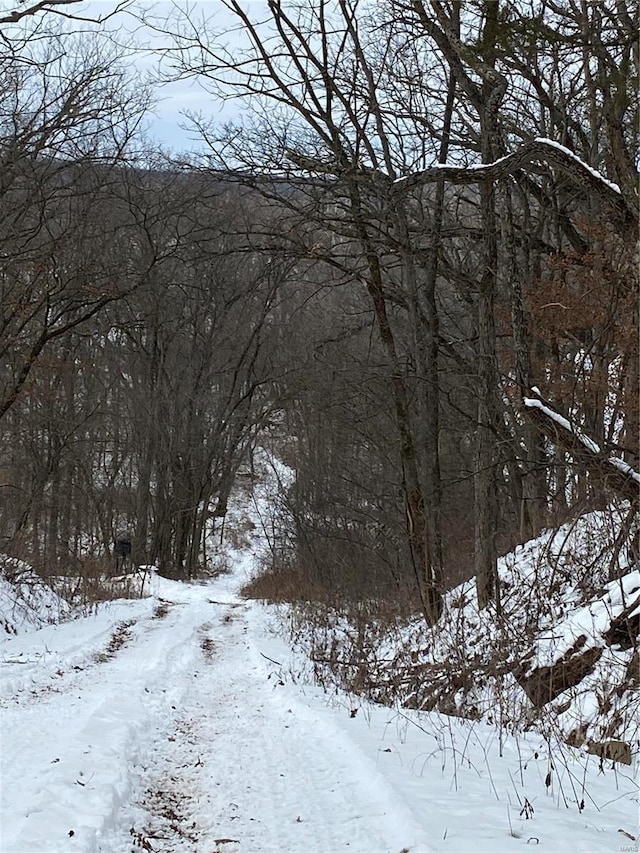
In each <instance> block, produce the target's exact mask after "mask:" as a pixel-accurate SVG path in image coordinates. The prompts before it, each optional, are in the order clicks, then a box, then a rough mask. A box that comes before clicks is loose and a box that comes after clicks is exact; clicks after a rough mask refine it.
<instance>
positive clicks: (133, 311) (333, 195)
mask: <svg viewBox="0 0 640 853" xmlns="http://www.w3.org/2000/svg"><path fill="white" fill-rule="evenodd" d="M100 5H102V6H105V5H106V4H100ZM113 5H114V9H113V12H112V14H109V15H106V16H105V15H104V14H103V18H105V20H106V19H109V20H110V21H113V19H117V18H118V17H119V16H121V17H122V19H123V20H127V21H130V20H131V19H132V17H137V19H138V22H139V24H140V27H143V28H146V30H145V31H147V32H151V33H153V40H152V42H150V43H152V44H153V56H154V62H155V65H154V70H153V73H152V74H151V76H150V79H149V81H148V82H145V81H143V80H142V75H141V73H140V71H139V70H136V66H135V62H134V61H133V60H132V57H134V56H135V55H136V51H137V50H141V49H142V48H141V47H140V45H139V44H135V43H129V44H123V43H122V42H123V39H121V38H117V37H116V36H115V35H114V32H118V31H117V30H116V31H114V30H109V29H108V28H106V24H105V20H101V19H100V16H93V17H92V16H91V14H90V13H88V12H86V11H85V9H84V6H83V5H82V4H78V3H77V2H76V0H49V2H38V3H35V2H34V3H24V4H12V3H10V4H7V3H5V4H3V6H2V11H0V35H1V36H2V44H1V46H0V85H1V89H2V98H1V99H0V207H1V215H0V550H1V551H2V552H3V553H6V554H8V555H10V556H12V557H16V558H19V559H20V560H23V561H25V562H26V563H28V564H29V565H30V566H32V567H33V568H34V569H35V570H36V572H37V573H38V574H39V575H40V576H41V577H42V578H45V579H46V578H48V577H53V576H57V575H60V574H66V575H74V576H77V577H83V576H91V575H95V574H96V573H101V572H109V571H111V568H112V565H113V548H114V541H115V539H116V538H117V535H118V531H119V530H121V529H128V530H130V531H131V537H132V548H133V558H134V561H135V563H136V564H138V565H142V564H155V565H157V566H158V567H159V570H160V572H161V573H162V574H164V575H165V576H167V577H171V578H174V579H191V578H197V577H200V576H202V575H206V574H207V571H208V569H209V565H208V561H209V560H210V548H209V545H208V543H210V542H211V541H212V540H213V539H214V537H215V536H216V535H218V532H219V531H220V530H221V529H222V528H223V526H224V519H225V515H226V512H227V506H228V501H229V497H230V494H231V492H232V489H233V487H234V485H235V484H236V483H237V480H238V474H239V472H240V474H241V476H242V477H247V476H251V472H250V470H249V473H247V470H248V468H249V469H250V466H251V458H252V454H253V452H254V450H255V449H256V448H257V447H259V446H262V445H264V444H265V443H266V444H268V445H269V446H272V447H274V448H276V450H277V453H278V455H279V456H280V457H281V458H282V460H283V461H284V462H286V464H287V465H289V466H290V467H291V468H292V469H293V470H294V472H295V481H294V483H293V485H291V486H290V487H289V488H288V489H287V490H286V493H283V496H282V499H283V502H284V504H285V505H286V518H287V519H288V521H287V526H286V529H282V530H281V531H280V534H281V535H280V536H279V538H278V544H277V548H275V549H274V553H273V564H272V566H271V572H272V574H273V577H274V579H275V580H273V583H275V584H276V585H277V584H282V585H283V586H286V585H289V586H291V585H293V586H294V587H295V588H296V594H297V595H299V596H301V597H303V598H306V599H310V598H313V597H314V596H316V597H318V598H319V599H322V600H332V601H340V600H343V599H344V600H350V601H366V600H385V601H387V602H389V601H390V602H394V603H397V604H398V605H399V606H402V607H403V608H406V609H407V610H408V611H409V612H412V613H418V614H421V616H422V617H423V618H424V620H425V622H426V624H427V625H433V624H435V623H436V622H437V620H438V618H439V617H440V614H441V612H442V602H443V596H444V594H445V592H446V591H447V590H449V589H451V588H452V587H453V586H455V585H456V584H458V583H459V582H461V581H463V580H467V579H469V578H472V577H473V578H475V584H476V589H477V595H478V603H479V606H480V608H484V607H486V606H487V605H488V604H489V603H492V606H494V607H495V608H496V609H497V612H498V613H499V611H500V594H501V590H500V583H499V582H498V573H497V568H496V567H497V560H498V557H499V556H500V555H502V554H505V553H507V552H508V551H510V550H511V549H512V548H513V547H514V546H515V545H517V544H522V543H524V542H526V541H528V540H530V539H532V538H533V537H535V536H537V535H538V534H539V533H540V532H541V531H542V530H543V529H547V528H554V527H559V526H560V525H562V524H564V523H566V522H567V521H570V520H572V519H577V518H578V517H579V516H581V515H583V514H584V513H586V512H588V511H591V510H606V509H607V508H608V507H609V506H611V505H612V502H617V503H616V505H618V506H620V505H621V506H623V508H624V518H623V522H622V523H621V525H620V528H619V531H618V532H617V533H616V537H615V543H614V546H615V547H614V551H613V553H614V556H616V555H618V554H620V553H622V552H623V550H625V551H626V550H628V552H629V553H630V554H635V555H636V557H637V553H638V482H639V481H640V478H639V477H638V474H637V473H635V472H637V471H638V461H639V460H638V443H639V436H638V420H639V409H638V383H639V376H638V355H639V354H638V319H639V305H638V258H637V238H638V215H639V205H638V172H637V152H638V130H639V128H638V97H637V94H638V63H639V46H638V26H639V23H640V22H639V16H638V7H637V4H635V3H626V2H624V0H601V2H596V3H591V2H585V0H468V2H464V3H462V2H457V0H431V2H427V0H379V2H364V0H335V2H328V1H327V0H299V2H284V0H282V2H281V0H269V2H265V3H264V4H252V7H253V6H255V8H254V9H253V11H251V10H250V11H247V8H248V7H247V6H246V4H243V3H241V2H235V0H224V2H222V0H221V3H220V4H219V5H220V6H221V7H224V10H225V15H226V17H225V19H224V23H223V24H221V23H220V22H219V21H217V19H216V18H215V16H213V17H211V19H210V20H207V19H205V12H206V10H205V12H203V11H198V6H197V4H196V6H194V7H193V8H192V10H191V12H189V10H188V9H187V8H186V7H185V8H180V4H177V5H176V6H174V7H173V9H172V10H171V11H170V13H167V14H165V13H164V12H163V13H162V14H161V13H160V7H162V6H163V4H157V7H158V8H157V10H156V11H155V12H154V11H153V10H151V11H147V12H143V11H141V10H139V9H138V8H136V6H135V4H131V3H122V4H120V5H119V6H118V5H117V4H115V3H114V4H113ZM229 21H232V22H233V25H232V26H230V25H229ZM149 50H150V48H147V51H149ZM176 80H194V81H196V82H197V84H198V85H199V86H201V87H202V91H203V92H204V93H205V94H206V97H207V98H208V99H209V100H210V101H211V102H212V103H214V102H221V103H222V102H224V103H234V104H235V103H238V104H239V105H241V106H242V108H243V111H242V112H239V113H238V119H237V120H231V121H225V122H224V123H222V122H217V121H216V120H215V119H211V118H209V117H207V115H206V113H204V112H203V113H198V114H195V113H194V114H192V115H190V116H189V117H188V121H190V126H191V128H192V132H193V134H194V135H195V136H197V138H198V145H194V148H193V151H191V152H183V153H180V154H179V155H178V154H176V153H175V152H172V151H164V150H162V147H161V146H159V145H158V144H157V143H155V142H154V141H153V140H152V139H150V138H149V137H148V136H147V135H145V121H146V118H147V116H148V115H149V110H150V109H151V108H152V104H153V98H154V91H155V88H154V87H158V86H161V85H162V84H165V85H167V84H169V83H171V81H176ZM608 571H609V579H610V580H612V579H614V578H615V577H616V576H617V572H618V563H617V562H616V560H615V559H612V560H611V563H610V566H609V569H608Z"/></svg>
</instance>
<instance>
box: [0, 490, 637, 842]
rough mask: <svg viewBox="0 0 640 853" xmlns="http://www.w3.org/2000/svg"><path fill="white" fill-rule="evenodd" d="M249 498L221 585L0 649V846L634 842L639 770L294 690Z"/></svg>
mask: <svg viewBox="0 0 640 853" xmlns="http://www.w3.org/2000/svg"><path fill="white" fill-rule="evenodd" d="M260 500H261V501H262V504H263V505H262V511H261V512H258V513H257V514H256V513H255V512H254V515H253V517H254V522H253V523H254V524H255V528H254V530H255V532H254V546H255V548H254V549H250V550H244V551H242V550H238V551H236V552H234V553H233V554H231V559H230V564H231V565H232V567H233V570H232V571H231V572H230V573H229V574H225V575H221V576H219V577H218V578H217V579H215V580H213V581H211V582H210V583H208V584H203V585H197V584H189V585H187V584H180V583H177V582H172V581H168V580H164V579H161V578H158V577H157V576H154V577H153V580H152V583H151V588H150V592H151V593H152V594H151V596H150V597H148V598H146V599H143V600H137V601H119V602H113V603H110V604H108V605H104V606H102V607H101V608H99V609H98V612H97V613H95V614H94V615H91V616H85V617H83V618H80V619H76V620H75V621H71V622H66V623H63V624H59V625H44V626H43V627H40V628H39V629H38V630H31V631H27V632H19V633H18V634H17V635H11V636H7V637H5V638H4V639H3V640H2V645H1V648H0V686H1V699H0V737H1V747H2V751H1V752H2V765H1V772H0V781H1V797H0V804H1V824H0V826H1V829H0V851H2V853H73V851H77V853H129V851H131V853H138V851H152V853H169V851H176V852H177V851H185V852H186V853H338V851H343V850H344V851H350V853H386V851H388V853H402V851H405V853H406V851H410V853H427V851H458V853H470V851H474V852H475V851H477V853H503V851H517V850H523V849H525V848H526V849H527V850H530V849H532V848H533V847H535V848H536V849H540V850H546V851H548V853H559V851H563V853H564V851H582V853H599V851H600V852H601V853H605V851H606V853H611V851H625V850H626V851H631V850H636V849H637V847H638V844H637V840H636V839H637V838H638V835H639V832H638V786H637V783H636V781H634V768H628V767H623V766H621V765H619V766H616V767H614V766H613V765H612V764H611V762H608V761H607V762H604V765H603V766H602V767H601V766H600V761H599V759H598V758H596V757H594V756H590V755H587V754H585V753H583V752H580V751H578V750H574V749H571V748H569V747H565V748H561V747H559V746H558V745H557V744H554V745H549V744H547V743H545V741H544V739H543V738H542V737H541V736H540V735H535V734H532V733H529V734H527V735H520V736H518V737H512V736H507V735H506V734H503V735H502V737H500V736H499V734H498V732H497V730H496V729H495V728H493V727H491V726H489V725H486V724H484V723H479V722H476V723H472V722H468V721H464V720H461V719H457V718H452V717H446V716H443V715H441V714H438V713H420V712H417V711H403V710H401V709H395V710H394V709H389V708H384V707H381V706H377V705H372V704H368V703H365V702H362V701H360V700H355V699H354V698H353V697H350V696H348V695H347V694H344V693H340V692H338V691H336V692H335V693H333V694H332V695H327V694H326V693H324V692H323V691H322V690H320V689H319V688H317V687H314V686H311V685H309V684H308V683H304V682H302V681H300V680H299V678H298V677H297V676H295V675H294V674H293V673H299V672H300V671H301V669H303V667H301V666H300V661H299V659H296V655H299V654H300V651H296V652H294V651H293V650H292V649H291V648H290V647H289V645H288V644H287V642H286V641H285V639H283V637H284V632H283V631H282V630H281V628H280V627H279V623H278V620H277V618H276V616H277V613H276V612H275V611H274V610H273V609H269V608H267V607H264V606H262V605H260V604H257V603H253V602H247V601H245V600H243V599H242V598H241V597H240V596H239V594H238V590H239V588H240V587H241V586H242V584H243V583H244V582H245V581H246V580H247V579H248V577H249V574H250V573H251V571H252V570H253V568H254V561H255V559H256V550H258V551H259V545H260V525H261V522H262V523H264V521H265V518H266V514H265V505H266V502H268V495H267V494H265V495H262V497H261V498H260ZM260 508H261V507H260V506H259V507H257V509H258V510H260ZM241 509H242V508H241ZM249 509H250V501H247V502H246V503H245V505H244V510H243V511H246V512H248V511H249ZM254 509H256V508H255V507H254ZM263 529H264V531H265V532H266V526H265V527H264V528H263ZM31 627H32V628H33V625H32V626H31Z"/></svg>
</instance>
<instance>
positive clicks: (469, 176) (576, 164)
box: [394, 137, 638, 220]
mask: <svg viewBox="0 0 640 853" xmlns="http://www.w3.org/2000/svg"><path fill="white" fill-rule="evenodd" d="M539 162H543V163H547V164H548V165H550V166H554V167H556V168H557V169H560V170H561V171H562V172H563V173H564V174H565V175H567V176H568V177H570V178H572V179H573V180H574V182H575V183H577V184H582V185H585V184H586V185H587V186H589V187H590V188H591V189H592V190H593V191H594V192H596V193H597V194H598V195H599V196H600V198H602V199H603V200H604V201H606V202H607V203H608V204H610V205H611V206H612V207H613V208H615V209H616V210H618V212H620V213H622V214H623V217H624V218H626V216H628V215H629V214H630V215H631V216H632V217H633V219H634V220H637V219H638V212H637V210H630V209H629V208H628V207H627V205H626V204H625V203H624V200H623V198H622V194H621V192H620V188H619V186H618V185H617V184H614V183H613V182H612V181H610V180H608V179H607V178H605V177H604V175H602V174H600V172H598V171H596V169H593V168H591V166H588V165H587V164H586V163H585V162H584V161H583V160H581V159H580V158H579V157H577V156H576V155H575V154H574V153H573V152H572V151H570V150H569V149H568V148H565V147H564V146H563V145H560V144H559V143H557V142H554V141H553V140H552V139H545V138H542V137H539V138H537V139H533V140H531V141H529V142H525V143H524V144H523V145H521V146H520V148H518V150H517V151H514V152H512V153H511V154H507V155H506V156H505V157H500V158H499V159H498V160H495V161H494V162H493V163H483V164H474V165H472V166H453V165H449V164H447V163H443V164H440V165H437V166H432V167H431V168H429V169H424V170H423V171H420V172H414V173H413V174H411V175H406V176H404V177H402V178H398V179H397V180H395V181H394V186H395V188H396V190H400V191H402V190H404V189H407V190H409V189H412V188H414V187H417V186H422V185H424V184H429V183H433V182H435V181H438V180H443V179H444V180H446V181H448V182H449V183H453V184H469V183H479V182H480V181H486V180H491V181H495V180H498V179H500V178H504V177H506V176H507V175H510V174H513V173H514V172H515V171H517V170H518V169H522V168H523V167H525V166H530V165H532V164H533V163H539Z"/></svg>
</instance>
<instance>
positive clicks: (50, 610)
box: [0, 555, 71, 634]
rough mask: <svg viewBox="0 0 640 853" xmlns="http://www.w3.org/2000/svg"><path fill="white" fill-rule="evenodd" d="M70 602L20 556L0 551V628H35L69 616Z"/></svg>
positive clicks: (11, 630) (13, 630)
mask: <svg viewBox="0 0 640 853" xmlns="http://www.w3.org/2000/svg"><path fill="white" fill-rule="evenodd" d="M70 613H71V608H70V606H69V604H68V603H67V602H66V601H65V600H64V599H63V598H61V597H60V596H59V595H58V594H57V593H56V592H54V590H52V589H51V587H50V586H48V585H47V584H46V583H45V582H44V581H43V580H42V578H41V577H39V576H38V575H37V574H36V573H35V572H34V571H33V569H32V568H31V567H30V566H28V565H27V564H26V563H23V562H22V561H21V560H17V559H15V558H14V557H8V556H6V555H0V628H1V629H2V630H3V631H4V632H5V633H7V634H18V633H20V632H23V631H28V630H36V629H38V628H42V627H43V626H44V625H51V624H55V623H57V622H60V621H61V620H62V619H65V618H68V617H69V615H70Z"/></svg>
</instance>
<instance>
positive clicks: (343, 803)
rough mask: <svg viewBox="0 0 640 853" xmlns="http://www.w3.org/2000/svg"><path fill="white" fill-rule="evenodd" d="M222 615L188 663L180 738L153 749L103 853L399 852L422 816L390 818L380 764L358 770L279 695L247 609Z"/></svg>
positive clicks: (397, 807) (320, 728)
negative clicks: (140, 852) (197, 654)
mask: <svg viewBox="0 0 640 853" xmlns="http://www.w3.org/2000/svg"><path fill="white" fill-rule="evenodd" d="M220 607H221V609H220V611H219V614H218V619H217V621H215V622H214V624H213V625H212V624H211V620H209V621H208V622H205V623H201V624H200V625H198V626H197V627H196V628H194V632H193V636H194V643H193V645H194V649H193V650H192V651H195V650H196V649H197V647H198V646H199V651H200V658H199V659H198V658H197V657H195V656H194V655H193V654H191V655H190V656H189V655H187V658H185V660H186V659H189V660H190V661H191V665H192V666H193V667H194V669H193V671H192V672H191V673H190V677H189V678H186V679H183V682H182V686H183V692H182V695H181V696H180V697H179V699H176V701H177V702H178V705H179V707H180V708H181V710H182V715H181V716H179V718H176V720H175V723H174V725H175V727H176V729H175V732H174V734H173V736H171V735H170V736H166V735H165V739H164V740H163V741H162V744H161V742H160V740H156V742H155V744H156V745H155V748H154V747H153V746H152V743H151V742H149V743H148V744H147V749H146V751H144V755H145V762H146V763H140V764H139V765H138V768H137V771H136V775H137V780H136V782H135V784H134V790H133V792H132V799H133V805H132V807H131V809H130V810H129V812H128V814H127V815H126V818H125V816H124V815H123V816H122V817H123V820H121V824H120V828H119V831H118V830H116V831H115V832H114V833H112V834H111V835H110V836H108V837H105V838H104V839H103V842H102V844H101V845H100V846H99V847H98V850H99V851H101V853H122V851H124V850H132V851H133V850H136V847H133V846H131V841H132V839H133V840H134V841H135V840H136V839H137V842H138V845H143V847H142V849H147V848H146V847H145V846H144V845H145V844H146V845H148V846H149V847H150V848H151V849H152V850H153V851H154V853H174V851H176V853H177V851H189V853H215V851H221V853H222V851H224V853H283V851H286V853H303V851H304V853H338V851H340V850H346V851H351V853H384V851H390V853H398V851H399V849H400V847H401V845H399V844H397V843H396V841H395V839H397V838H398V835H399V834H400V835H402V833H403V829H404V827H406V826H408V825H410V824H411V823H412V820H413V819H412V816H411V815H410V814H409V813H408V812H406V811H405V810H404V807H403V805H402V804H401V803H399V802H395V803H393V809H394V814H389V812H388V809H389V807H390V804H391V803H392V800H393V796H392V795H391V793H390V792H389V791H388V790H383V788H384V785H383V783H382V782H381V780H380V779H377V778H376V774H375V772H372V771H374V770H375V768H374V766H373V764H372V765H371V766H369V765H367V766H366V767H365V769H364V772H358V773H355V774H354V771H353V756H352V755H351V754H348V753H349V747H350V744H348V743H346V742H345V741H344V739H341V738H340V736H339V734H338V733H337V732H334V731H333V730H332V729H330V728H327V726H326V725H319V724H318V721H317V720H316V719H315V718H314V716H313V714H312V713H311V712H309V711H308V709H307V710H305V709H304V707H303V706H299V705H297V704H296V703H295V702H294V703H293V704H291V703H289V702H288V701H287V700H283V699H281V697H280V695H279V693H278V688H277V686H276V687H274V679H272V678H270V674H269V672H268V670H267V669H266V668H265V667H264V660H261V659H260V653H259V651H258V650H257V648H255V646H254V644H253V642H252V638H251V636H250V631H249V625H248V621H247V618H246V614H245V613H244V612H243V611H244V607H239V606H238V604H237V603H236V602H229V603H228V604H222V603H221V605H220ZM202 615H203V614H202V612H200V616H202ZM204 640H208V641H210V643H211V644H213V647H214V649H215V651H214V652H213V653H212V654H211V655H209V654H208V653H206V652H205V646H204V645H203V643H204ZM210 643H209V642H207V643H206V647H207V648H210ZM334 739H336V742H335V743H334V742H333V740H334ZM345 749H346V751H347V755H346V757H345ZM351 750H353V747H351ZM367 778H369V779H370V780H371V781H370V782H369V783H368V782H365V783H363V780H366V779H367ZM376 809H378V814H376ZM183 833H186V835H187V836H188V837H185V835H184V834H183ZM127 841H128V842H129V845H130V846H128V847H127V846H125V845H126V844H127ZM137 849H138V850H139V849H140V846H138V847H137Z"/></svg>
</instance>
